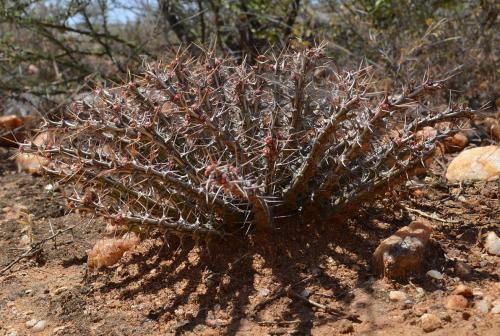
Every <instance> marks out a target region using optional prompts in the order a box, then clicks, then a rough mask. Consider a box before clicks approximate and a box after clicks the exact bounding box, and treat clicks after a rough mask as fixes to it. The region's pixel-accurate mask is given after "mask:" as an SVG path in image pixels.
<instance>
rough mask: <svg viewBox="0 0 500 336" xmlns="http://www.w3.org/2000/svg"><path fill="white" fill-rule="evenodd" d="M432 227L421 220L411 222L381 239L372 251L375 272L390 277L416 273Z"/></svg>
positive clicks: (400, 277) (404, 276)
mask: <svg viewBox="0 0 500 336" xmlns="http://www.w3.org/2000/svg"><path fill="white" fill-rule="evenodd" d="M431 233H432V227H431V226H430V225H429V224H427V223H425V222H422V221H414V222H411V223H410V225H408V226H404V227H402V228H400V229H399V230H397V231H396V232H395V233H394V234H393V235H392V236H390V237H389V238H387V239H385V240H383V241H382V242H381V243H380V245H379V246H378V247H377V249H376V250H375V252H374V253H373V266H374V269H375V271H376V272H377V273H379V274H382V275H383V276H386V277H388V278H392V279H404V278H407V277H408V276H409V275H410V274H412V273H417V272H418V271H419V270H420V268H421V265H422V263H423V261H424V258H425V255H426V252H427V249H428V245H429V240H430V236H431Z"/></svg>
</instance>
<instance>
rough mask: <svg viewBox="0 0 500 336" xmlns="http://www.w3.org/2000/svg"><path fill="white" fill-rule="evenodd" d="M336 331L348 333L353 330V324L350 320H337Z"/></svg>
mask: <svg viewBox="0 0 500 336" xmlns="http://www.w3.org/2000/svg"><path fill="white" fill-rule="evenodd" d="M338 331H339V333H341V334H348V333H351V332H353V331H354V326H353V325H352V322H351V321H349V320H347V319H342V320H340V321H339V322H338Z"/></svg>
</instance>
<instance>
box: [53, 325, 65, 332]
mask: <svg viewBox="0 0 500 336" xmlns="http://www.w3.org/2000/svg"><path fill="white" fill-rule="evenodd" d="M64 329H66V326H60V327H56V328H54V330H52V333H53V334H57V333H58V332H60V331H63V330H64Z"/></svg>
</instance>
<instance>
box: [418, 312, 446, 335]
mask: <svg viewBox="0 0 500 336" xmlns="http://www.w3.org/2000/svg"><path fill="white" fill-rule="evenodd" d="M420 322H421V324H422V329H423V330H424V331H425V332H431V331H434V330H436V329H438V328H440V327H441V320H440V319H439V318H438V317H437V316H436V315H434V314H424V315H422V317H420Z"/></svg>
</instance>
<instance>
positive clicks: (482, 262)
mask: <svg viewBox="0 0 500 336" xmlns="http://www.w3.org/2000/svg"><path fill="white" fill-rule="evenodd" d="M488 264H489V262H488V260H481V261H480V262H479V266H481V267H485V266H487V265H488Z"/></svg>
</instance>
